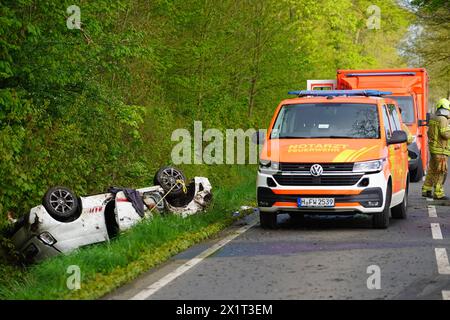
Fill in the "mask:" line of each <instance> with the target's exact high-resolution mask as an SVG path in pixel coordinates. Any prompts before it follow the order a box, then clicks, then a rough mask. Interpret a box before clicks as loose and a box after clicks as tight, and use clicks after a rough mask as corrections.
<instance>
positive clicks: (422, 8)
mask: <svg viewBox="0 0 450 320" xmlns="http://www.w3.org/2000/svg"><path fill="white" fill-rule="evenodd" d="M413 3H414V4H415V5H416V6H417V7H416V16H417V21H416V25H415V29H414V31H415V32H414V33H412V36H411V37H410V41H408V42H406V43H405V45H404V49H405V55H406V56H407V57H408V60H409V62H410V64H411V65H415V66H419V67H426V68H427V70H428V73H429V75H430V103H431V106H434V104H435V103H436V102H437V101H438V100H439V99H441V98H443V97H446V98H449V97H450V53H449V50H448V48H449V46H450V21H449V17H450V3H449V2H448V1H446V0H418V1H413Z"/></svg>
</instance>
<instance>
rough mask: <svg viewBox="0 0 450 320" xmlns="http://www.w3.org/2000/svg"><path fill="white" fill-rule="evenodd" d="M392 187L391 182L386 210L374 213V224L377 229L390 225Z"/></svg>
mask: <svg viewBox="0 0 450 320" xmlns="http://www.w3.org/2000/svg"><path fill="white" fill-rule="evenodd" d="M391 199H392V187H391V185H390V184H389V185H388V187H387V189H386V204H385V205H384V210H383V211H382V212H380V213H374V214H373V216H372V224H373V227H374V228H375V229H386V228H387V227H388V226H389V213H390V212H391V209H390V206H391Z"/></svg>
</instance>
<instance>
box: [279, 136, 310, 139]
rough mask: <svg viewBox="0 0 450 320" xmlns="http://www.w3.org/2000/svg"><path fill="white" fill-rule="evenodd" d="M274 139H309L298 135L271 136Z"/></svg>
mask: <svg viewBox="0 0 450 320" xmlns="http://www.w3.org/2000/svg"><path fill="white" fill-rule="evenodd" d="M273 138H274V139H309V137H298V136H279V137H273Z"/></svg>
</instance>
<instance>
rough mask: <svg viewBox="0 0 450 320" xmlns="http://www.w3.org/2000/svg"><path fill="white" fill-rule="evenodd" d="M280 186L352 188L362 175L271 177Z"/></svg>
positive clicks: (279, 175)
mask: <svg viewBox="0 0 450 320" xmlns="http://www.w3.org/2000/svg"><path fill="white" fill-rule="evenodd" d="M273 177H274V179H275V180H276V181H277V182H278V184H279V185H282V186H353V185H355V184H356V183H358V181H359V180H360V179H361V178H362V175H326V176H320V177H314V176H311V175H281V174H277V175H274V176H273Z"/></svg>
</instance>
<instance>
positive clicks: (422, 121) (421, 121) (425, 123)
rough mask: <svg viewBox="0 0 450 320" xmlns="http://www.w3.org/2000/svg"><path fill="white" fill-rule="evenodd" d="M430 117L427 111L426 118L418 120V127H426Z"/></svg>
mask: <svg viewBox="0 0 450 320" xmlns="http://www.w3.org/2000/svg"><path fill="white" fill-rule="evenodd" d="M430 118H431V114H430V113H429V112H428V113H427V118H426V120H419V123H418V124H419V127H426V126H428V123H429V122H430Z"/></svg>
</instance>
